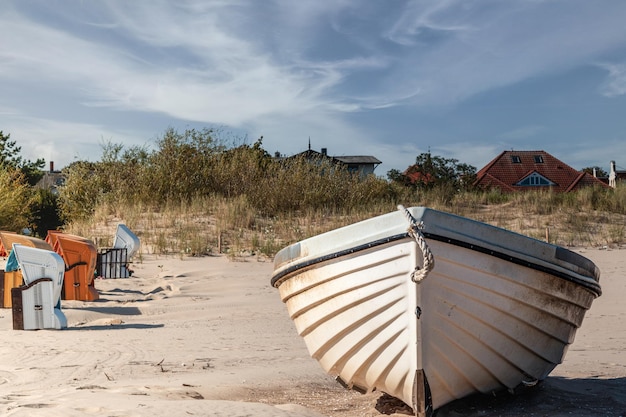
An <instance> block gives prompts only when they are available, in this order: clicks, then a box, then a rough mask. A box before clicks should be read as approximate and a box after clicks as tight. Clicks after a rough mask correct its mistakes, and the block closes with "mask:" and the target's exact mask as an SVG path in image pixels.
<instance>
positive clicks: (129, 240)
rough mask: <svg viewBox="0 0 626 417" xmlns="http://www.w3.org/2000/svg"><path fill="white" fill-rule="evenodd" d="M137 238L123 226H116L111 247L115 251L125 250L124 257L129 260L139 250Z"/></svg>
mask: <svg viewBox="0 0 626 417" xmlns="http://www.w3.org/2000/svg"><path fill="white" fill-rule="evenodd" d="M139 244H140V242H139V238H138V237H137V235H135V234H134V233H133V232H131V231H130V229H129V228H128V227H127V226H126V225H125V224H121V223H120V224H118V225H117V231H116V232H115V238H114V239H113V247H114V248H116V249H121V248H126V256H127V257H128V259H129V260H130V259H131V258H132V257H133V256H134V255H135V254H136V253H137V251H138V250H139Z"/></svg>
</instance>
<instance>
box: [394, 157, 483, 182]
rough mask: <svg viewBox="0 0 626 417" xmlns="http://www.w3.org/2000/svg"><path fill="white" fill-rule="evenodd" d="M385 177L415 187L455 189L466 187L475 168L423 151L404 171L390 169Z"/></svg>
mask: <svg viewBox="0 0 626 417" xmlns="http://www.w3.org/2000/svg"><path fill="white" fill-rule="evenodd" d="M387 177H388V178H389V179H390V180H391V181H395V182H399V183H402V184H404V185H410V186H413V187H417V188H420V187H421V188H433V187H435V186H440V185H449V186H453V187H454V188H456V189H467V188H469V187H471V185H472V183H473V182H474V179H475V178H476V168H475V167H473V166H472V165H468V164H465V163H459V161H458V160H457V159H453V158H444V157H442V156H438V155H431V153H430V152H425V153H421V154H419V155H418V156H417V157H416V158H415V164H414V165H411V166H410V167H408V168H407V169H406V170H405V171H404V173H400V172H399V171H397V170H391V171H389V172H388V173H387Z"/></svg>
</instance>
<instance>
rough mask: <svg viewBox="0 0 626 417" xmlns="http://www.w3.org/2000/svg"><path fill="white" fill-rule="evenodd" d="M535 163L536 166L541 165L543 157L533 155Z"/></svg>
mask: <svg viewBox="0 0 626 417" xmlns="http://www.w3.org/2000/svg"><path fill="white" fill-rule="evenodd" d="M535 163H536V164H543V156H541V155H535Z"/></svg>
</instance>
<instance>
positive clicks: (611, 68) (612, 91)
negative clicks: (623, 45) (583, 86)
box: [600, 64, 626, 97]
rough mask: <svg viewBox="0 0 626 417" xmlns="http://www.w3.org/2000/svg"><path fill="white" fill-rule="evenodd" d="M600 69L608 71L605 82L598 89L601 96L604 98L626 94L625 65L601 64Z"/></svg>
mask: <svg viewBox="0 0 626 417" xmlns="http://www.w3.org/2000/svg"><path fill="white" fill-rule="evenodd" d="M600 67H602V68H604V69H605V70H607V71H608V77H607V80H606V82H605V83H604V84H603V85H602V86H601V89H600V90H601V92H602V94H603V95H605V96H606V97H616V96H622V95H624V94H626V64H602V65H600Z"/></svg>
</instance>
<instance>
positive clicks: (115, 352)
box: [0, 249, 626, 417]
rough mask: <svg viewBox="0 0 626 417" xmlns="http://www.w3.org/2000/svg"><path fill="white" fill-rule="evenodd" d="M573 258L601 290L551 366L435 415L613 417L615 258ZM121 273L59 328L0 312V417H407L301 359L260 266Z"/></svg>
mask: <svg viewBox="0 0 626 417" xmlns="http://www.w3.org/2000/svg"><path fill="white" fill-rule="evenodd" d="M578 252H580V253H582V254H583V255H585V256H587V257H589V258H590V259H592V260H593V261H594V262H596V264H597V265H598V266H599V267H600V269H601V271H602V278H601V284H602V287H603V292H604V294H603V295H602V297H600V298H598V299H597V300H596V301H595V303H594V304H593V307H592V308H591V310H590V311H589V312H588V313H587V315H586V318H585V320H584V322H583V326H582V328H581V329H580V330H579V331H578V333H577V335H576V340H575V341H574V344H573V345H572V346H571V347H570V349H569V352H568V353H567V355H566V358H565V361H564V363H563V364H561V365H559V366H558V367H557V368H556V369H555V370H554V372H553V373H552V374H551V375H550V377H549V378H548V379H547V380H546V381H544V382H543V383H541V384H539V385H538V386H535V387H533V388H529V389H524V390H521V391H520V392H517V393H515V394H512V393H506V392H505V393H500V394H498V395H495V396H493V395H481V396H475V397H471V398H467V399H463V400H460V401H457V402H455V403H452V404H449V405H447V406H445V407H443V408H442V409H441V410H440V411H439V413H438V416H439V417H442V416H461V415H463V416H527V415H549V416H571V415H576V416H598V415H607V416H618V415H622V416H626V250H616V249H615V250H598V249H593V250H591V249H590V250H578ZM132 269H134V274H133V276H132V277H131V278H128V279H98V280H96V283H95V285H96V288H97V289H98V291H99V292H100V296H101V299H100V300H98V301H95V302H80V301H64V302H63V311H64V312H65V315H66V316H67V319H68V325H69V327H68V328H67V329H64V330H39V331H17V330H13V329H12V314H11V310H10V309H4V310H0V316H1V317H0V337H1V339H2V342H1V343H0V414H1V415H3V416H63V417H68V416H91V415H94V416H111V417H113V416H152V417H174V416H194V415H195V416H216V417H217V416H225V417H226V416H228V417H238V416H241V417H243V416H252V415H254V416H268V417H269V416H276V417H280V416H285V417H287V416H292V417H319V416H333V417H334V416H339V417H341V416H343V417H357V416H359V417H363V416H366V417H368V416H384V415H385V414H383V413H385V412H386V413H395V414H392V415H396V416H400V415H406V411H405V410H403V409H402V408H401V407H399V404H394V402H393V401H392V400H390V399H389V398H385V397H384V396H381V395H382V394H381V393H371V394H367V395H361V394H359V393H356V392H353V391H347V390H345V389H344V388H342V387H341V386H340V385H339V384H337V383H336V382H335V381H334V380H333V379H332V378H331V377H329V376H327V375H326V374H325V373H324V372H323V371H322V370H321V368H320V367H319V365H318V364H317V362H316V361H314V360H313V359H311V358H310V357H309V354H308V352H307V350H306V347H305V346H304V343H303V341H302V339H301V338H300V337H299V336H298V335H297V334H296V331H295V328H294V326H293V324H292V322H291V321H290V319H289V318H288V316H287V313H286V309H285V308H284V306H283V305H282V303H281V301H280V299H279V296H278V292H277V290H276V289H274V288H272V287H271V285H270V276H271V272H272V263H271V261H269V260H266V261H259V260H256V259H253V258H249V259H247V260H245V261H237V262H234V261H231V260H229V259H228V258H227V257H225V256H219V257H203V258H187V257H186V258H183V259H181V258H178V257H162V256H159V257H157V256H153V255H149V256H147V255H144V256H142V259H135V262H134V263H133V265H132ZM390 403H391V405H390Z"/></svg>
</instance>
